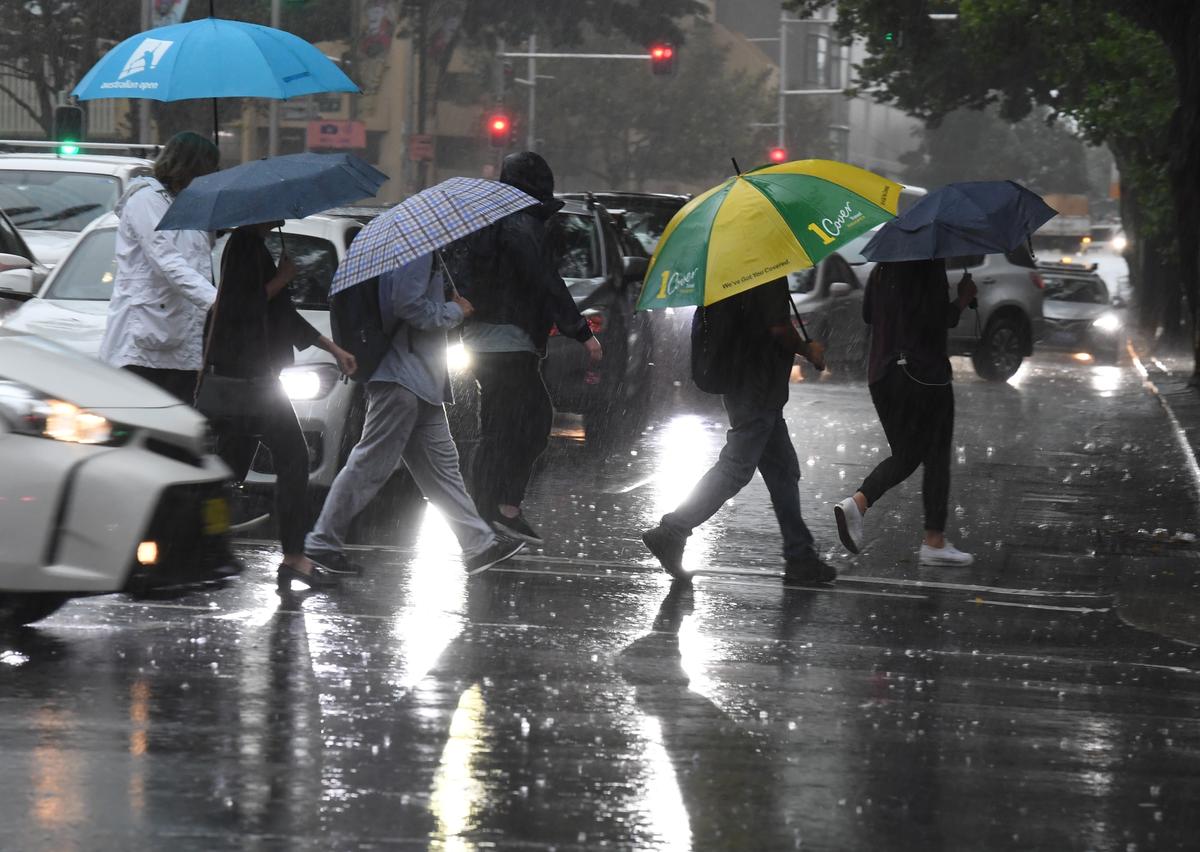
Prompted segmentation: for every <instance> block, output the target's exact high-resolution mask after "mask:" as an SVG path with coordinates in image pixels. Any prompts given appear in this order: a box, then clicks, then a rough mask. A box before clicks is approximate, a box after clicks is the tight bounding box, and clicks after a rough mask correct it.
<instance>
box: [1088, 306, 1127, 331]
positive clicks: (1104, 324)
mask: <svg viewBox="0 0 1200 852" xmlns="http://www.w3.org/2000/svg"><path fill="white" fill-rule="evenodd" d="M1092 326H1093V327H1095V328H1098V329H1100V331H1107V332H1109V333H1112V332H1114V331H1117V330H1119V329H1120V328H1121V318H1120V317H1119V316H1117V315H1116V314H1115V313H1113V312H1112V311H1109V312H1108V313H1106V314H1101V315H1100V316H1099V317H1098V318H1097V319H1096V321H1095V322H1094V323H1092Z"/></svg>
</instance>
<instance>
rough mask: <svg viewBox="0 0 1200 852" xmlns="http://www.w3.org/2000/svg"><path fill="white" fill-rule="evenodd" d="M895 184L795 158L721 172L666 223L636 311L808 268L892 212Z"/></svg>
mask: <svg viewBox="0 0 1200 852" xmlns="http://www.w3.org/2000/svg"><path fill="white" fill-rule="evenodd" d="M900 189H901V187H900V184H898V183H894V182H893V181H890V180H887V179H885V178H881V177H879V175H876V174H872V173H871V172H868V171H865V170H863V169H860V168H856V167H855V166H849V165H846V164H845V163H838V162H834V161H832V160H797V161H796V162H791V163H782V164H780V165H776V166H763V167H761V168H757V169H754V170H752V171H749V172H745V173H743V174H739V175H737V176H736V177H733V178H730V179H729V180H727V181H725V182H724V183H723V184H721V185H720V186H717V187H714V188H713V189H710V190H708V191H707V192H705V193H703V194H701V195H699V196H697V197H696V198H694V199H692V200H691V201H690V202H688V203H687V204H686V205H685V206H684V207H683V208H682V209H681V210H680V211H679V212H678V213H676V214H675V216H674V217H673V218H672V219H671V221H670V222H669V223H668V224H667V227H666V229H665V230H664V231H663V235H662V238H661V239H660V240H659V242H658V247H657V248H656V249H655V251H654V256H653V257H652V258H651V259H650V267H649V269H648V270H647V272H646V282H645V285H644V287H643V289H642V295H641V298H639V299H638V305H637V306H638V309H639V310H647V309H652V308H669V307H682V306H685V305H711V304H712V303H714V302H718V301H720V300H721V299H726V298H728V297H730V296H735V295H737V294H738V293H742V292H744V291H746V290H749V289H751V288H753V287H757V286H759V285H760V284H766V283H767V282H768V281H771V280H773V279H776V278H779V277H780V276H782V275H785V274H787V273H788V272H791V271H793V270H795V269H802V268H804V267H807V266H813V265H815V264H816V263H818V262H819V261H820V260H821V259H822V258H824V257H826V256H827V255H829V254H831V253H832V252H834V251H837V249H838V248H839V247H840V246H842V245H843V244H845V243H846V242H848V241H850V240H852V239H853V238H854V237H857V236H858V235H859V234H862V233H865V232H866V231H869V230H870V229H871V228H873V227H875V226H876V225H878V224H879V223H880V222H883V221H886V220H888V219H891V218H892V217H893V216H895V215H896V204H897V202H898V200H899V197H900Z"/></svg>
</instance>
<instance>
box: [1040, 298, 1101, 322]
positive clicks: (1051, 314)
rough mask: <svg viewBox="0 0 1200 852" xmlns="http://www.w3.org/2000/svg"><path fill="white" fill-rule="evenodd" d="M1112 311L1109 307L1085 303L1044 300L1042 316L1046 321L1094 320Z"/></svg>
mask: <svg viewBox="0 0 1200 852" xmlns="http://www.w3.org/2000/svg"><path fill="white" fill-rule="evenodd" d="M1111 310H1112V307H1111V306H1109V305H1093V304H1089V303H1087V302H1059V301H1055V300H1054V299H1045V300H1044V301H1043V302H1042V316H1044V317H1045V318H1046V319H1048V320H1088V319H1090V320H1094V319H1097V318H1099V317H1100V316H1101V315H1102V314H1106V313H1108V312H1109V311H1111Z"/></svg>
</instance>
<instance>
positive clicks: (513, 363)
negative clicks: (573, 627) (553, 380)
mask: <svg viewBox="0 0 1200 852" xmlns="http://www.w3.org/2000/svg"><path fill="white" fill-rule="evenodd" d="M500 180H501V181H503V182H504V183H507V184H509V185H511V186H515V187H516V188H517V189H520V190H522V191H523V192H526V193H528V194H529V195H532V196H533V197H534V198H536V199H537V200H538V201H539V202H540V203H539V204H538V205H537V206H534V207H528V208H526V209H524V210H520V211H518V212H516V213H513V214H511V215H509V216H506V217H505V218H503V219H501V220H500V221H499V222H496V223H495V224H493V225H490V226H489V227H487V228H485V229H483V230H482V231H477V232H476V233H474V234H472V235H471V236H469V237H467V238H465V239H464V241H463V243H462V246H461V249H462V251H461V252H460V253H459V256H460V258H462V260H461V262H460V268H459V273H460V274H459V280H460V283H461V284H462V285H463V286H464V288H465V293H464V294H465V295H466V296H467V298H469V299H470V300H471V303H472V304H473V305H474V306H475V313H474V315H473V316H472V317H471V319H470V322H468V323H467V324H466V325H465V326H464V327H463V344H464V345H465V346H466V348H467V349H468V350H469V351H470V352H471V359H472V370H473V372H474V376H475V381H476V383H477V384H478V385H479V435H480V444H479V450H478V453H477V454H476V462H475V476H474V478H473V496H474V498H475V504H476V506H477V507H478V509H479V514H480V515H482V516H483V518H484V519H486V520H487V521H489V522H490V523H491V524H492V525H493V526H494V527H496V528H497V529H498V530H500V531H501V532H503V533H506V534H508V535H510V536H513V537H515V538H518V539H520V540H522V541H526V542H530V543H532V544H541V542H542V538H541V536H540V535H539V534H538V533H537V531H536V530H535V529H534V528H533V527H532V526H531V525H530V523H529V521H528V520H527V519H526V518H525V515H524V513H523V512H522V511H521V503H522V501H523V500H524V499H525V489H526V487H527V486H528V484H529V477H530V474H531V472H532V471H533V465H534V463H535V462H536V461H537V458H538V456H540V455H541V454H542V452H543V451H544V450H545V449H546V445H547V443H548V441H549V437H550V427H551V421H552V418H553V416H554V409H553V406H552V404H551V402H550V394H549V392H548V391H547V390H546V385H545V382H543V381H542V372H541V360H542V358H543V357H544V356H545V350H546V340H547V339H548V338H549V336H550V329H551V327H557V328H558V331H559V333H560V334H562V335H563V336H565V337H570V338H573V339H575V340H578V341H579V342H580V343H582V344H583V345H584V347H585V348H586V349H587V353H588V356H589V358H590V359H591V361H592V363H597V362H599V361H600V358H601V354H602V353H601V349H600V342H599V341H598V340H596V338H595V337H594V336H593V335H592V332H591V329H590V328H589V327H588V324H587V320H585V319H584V318H583V316H582V314H580V312H579V309H578V308H577V307H576V306H575V300H574V299H572V298H571V293H570V291H569V290H568V289H567V285H566V282H564V281H563V279H562V276H561V275H559V274H558V258H556V257H554V256H553V252H552V251H551V249H550V247H549V245H548V240H547V228H548V223H549V220H550V218H551V217H552V216H553V215H554V214H555V213H557V212H558V211H559V210H560V209H561V208H562V202H561V201H558V200H557V199H555V198H554V174H553V172H551V171H550V166H549V165H548V164H547V163H546V161H545V160H544V159H542V157H540V156H539V155H538V154H535V153H533V152H532V151H522V152H520V153H516V154H509V155H508V156H507V157H505V158H504V163H503V165H502V167H501V170H500Z"/></svg>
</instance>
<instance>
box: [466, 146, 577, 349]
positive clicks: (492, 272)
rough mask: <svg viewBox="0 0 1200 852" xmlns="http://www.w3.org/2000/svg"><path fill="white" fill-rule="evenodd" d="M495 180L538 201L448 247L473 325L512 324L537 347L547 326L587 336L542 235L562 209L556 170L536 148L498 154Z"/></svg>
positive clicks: (541, 346) (541, 344) (547, 331)
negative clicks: (556, 190) (470, 308)
mask: <svg viewBox="0 0 1200 852" xmlns="http://www.w3.org/2000/svg"><path fill="white" fill-rule="evenodd" d="M500 180H501V181H502V182H504V183H507V184H509V185H510V186H515V187H516V188H517V189H520V190H521V191H523V192H526V193H528V194H529V195H532V196H533V197H534V198H536V199H537V200H538V201H539V202H540V203H539V204H538V205H536V206H534V207H528V208H526V209H524V210H519V211H517V212H516V213H512V214H510V215H508V216H506V217H504V218H503V219H501V220H500V221H499V222H496V223H495V224H493V225H490V226H488V227H487V228H484V229H483V230H481V231H477V232H475V233H474V234H471V235H470V236H468V237H465V238H464V239H463V240H462V241H461V244H460V246H459V247H458V248H457V250H456V251H452V252H450V255H451V257H452V258H454V260H453V262H452V269H453V271H454V272H455V280H456V282H457V283H458V284H459V285H461V289H462V293H463V295H464V296H466V297H467V298H468V299H469V300H470V301H471V304H472V305H474V307H475V313H474V315H473V316H472V317H471V319H470V320H469V322H473V323H492V324H496V325H513V326H516V327H517V328H520V329H521V330H523V331H524V332H525V333H526V334H528V335H529V337H530V339H531V340H532V341H533V344H534V346H535V347H536V348H537V349H538V350H539V351H542V350H544V349H545V347H546V340H547V338H548V337H549V336H550V328H551V326H557V328H558V330H559V332H560V333H561V334H562V335H564V336H566V337H571V338H574V339H575V340H578V341H580V342H582V341H585V340H587V339H588V338H590V337H591V336H592V331H591V329H590V328H589V327H588V324H587V320H586V319H584V318H583V315H582V314H581V313H580V312H579V308H578V307H576V305H575V300H574V299H573V298H571V292H570V290H568V289H567V284H566V282H565V281H563V279H562V276H561V275H559V274H558V258H556V257H554V256H553V253H552V252H551V250H550V247H549V242H548V240H547V238H546V229H547V227H548V222H549V220H550V217H551V216H553V215H554V214H555V213H557V212H558V211H559V210H561V209H562V206H563V203H562V202H561V201H559V200H558V199H556V198H555V197H554V174H553V172H551V171H550V166H549V165H547V164H546V161H545V160H544V159H542V157H540V156H539V155H538V154H535V153H533V152H532V151H522V152H520V153H516V154H510V155H508V156H507V157H505V158H504V164H503V166H502V167H501V170H500Z"/></svg>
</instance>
